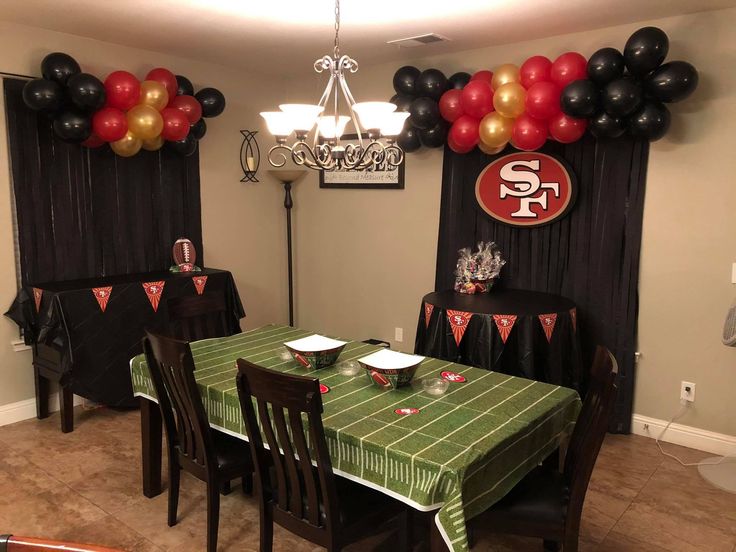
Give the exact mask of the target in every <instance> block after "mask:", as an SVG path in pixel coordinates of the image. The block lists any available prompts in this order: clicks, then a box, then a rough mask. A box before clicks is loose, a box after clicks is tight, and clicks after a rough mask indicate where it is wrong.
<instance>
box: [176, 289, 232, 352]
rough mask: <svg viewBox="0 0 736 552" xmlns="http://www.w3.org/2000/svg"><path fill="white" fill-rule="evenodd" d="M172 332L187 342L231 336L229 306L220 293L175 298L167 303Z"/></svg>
mask: <svg viewBox="0 0 736 552" xmlns="http://www.w3.org/2000/svg"><path fill="white" fill-rule="evenodd" d="M167 307H168V311H169V322H170V325H171V331H172V333H173V334H174V335H176V336H177V337H179V338H181V339H184V340H186V341H197V340H200V339H207V338H210V337H224V336H226V335H229V334H230V332H229V328H228V324H227V305H226V304H225V298H224V297H223V296H222V295H221V294H219V293H204V294H202V295H195V296H187V297H174V298H172V299H169V301H168V303H167Z"/></svg>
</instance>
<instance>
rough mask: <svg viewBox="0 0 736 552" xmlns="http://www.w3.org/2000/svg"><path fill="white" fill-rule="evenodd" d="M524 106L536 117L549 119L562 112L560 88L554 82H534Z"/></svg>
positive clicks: (527, 92)
mask: <svg viewBox="0 0 736 552" xmlns="http://www.w3.org/2000/svg"><path fill="white" fill-rule="evenodd" d="M524 106H525V107H526V112H527V113H528V114H529V115H531V116H532V117H534V118H535V119H545V120H546V119H549V118H550V117H552V116H553V115H556V114H557V113H559V112H560V88H559V87H558V86H557V85H556V84H555V83H553V82H544V81H542V82H538V83H536V84H532V85H531V86H530V87H529V90H527V91H526V102H525V104H524Z"/></svg>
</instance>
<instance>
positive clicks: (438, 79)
mask: <svg viewBox="0 0 736 552" xmlns="http://www.w3.org/2000/svg"><path fill="white" fill-rule="evenodd" d="M414 87H415V88H416V95H417V96H426V97H427V98H432V99H433V100H434V101H436V102H438V101H440V98H441V97H442V94H444V93H445V92H446V91H447V87H448V83H447V77H445V74H444V73H443V72H442V71H440V70H439V69H427V70H426V71H422V73H421V74H420V75H419V77H417V80H416V81H415V83H414Z"/></svg>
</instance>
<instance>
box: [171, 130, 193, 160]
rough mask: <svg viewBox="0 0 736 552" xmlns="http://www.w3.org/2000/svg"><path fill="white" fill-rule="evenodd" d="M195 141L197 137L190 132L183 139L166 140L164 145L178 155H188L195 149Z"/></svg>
mask: <svg viewBox="0 0 736 552" xmlns="http://www.w3.org/2000/svg"><path fill="white" fill-rule="evenodd" d="M197 143H198V142H197V139H196V138H195V137H194V136H192V133H191V132H190V133H189V134H187V137H186V138H184V139H183V140H179V141H178V142H166V145H167V147H168V148H169V149H171V150H172V151H174V152H176V153H178V154H179V155H183V156H184V157H189V156H190V155H192V154H193V153H194V152H195V151H197Z"/></svg>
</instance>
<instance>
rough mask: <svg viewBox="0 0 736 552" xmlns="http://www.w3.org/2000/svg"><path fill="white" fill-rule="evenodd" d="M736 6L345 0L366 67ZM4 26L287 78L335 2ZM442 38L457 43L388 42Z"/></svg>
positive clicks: (86, 14)
mask: <svg viewBox="0 0 736 552" xmlns="http://www.w3.org/2000/svg"><path fill="white" fill-rule="evenodd" d="M734 5H736V0H565V1H564V2H563V1H560V0H343V1H342V6H341V18H342V27H341V31H340V37H341V46H342V50H343V52H345V53H349V54H350V55H351V56H352V57H354V58H356V59H357V60H358V61H359V62H360V63H361V64H374V63H380V62H385V61H391V60H401V59H410V58H412V57H422V56H425V55H432V54H437V53H445V52H452V51H459V50H467V49H471V48H478V47H482V46H491V45H495V44H504V43H513V42H519V41H523V40H525V39H533V38H541V37H545V36H553V35H558V34H564V33H570V32H576V31H582V30H587V29H594V28H600V27H606V26H611V25H616V24H622V23H629V22H634V21H641V20H646V19H655V18H659V17H666V16H670V15H678V14H686V13H693V12H697V11H705V10H711V9H718V8H723V7H729V6H734ZM0 19H3V20H6V21H11V22H15V23H21V24H25V25H32V26H36V27H42V28H47V29H52V30H56V31H61V32H65V33H71V34H75V35H80V36H86V37H90V38H95V39H99V40H104V41H108V42H114V43H118V44H123V45H129V46H136V47H139V48H144V49H148V50H155V51H160V52H165V53H169V54H173V55H179V56H182V57H186V58H190V59H198V60H202V61H206V62H211V63H217V64H221V65H227V66H234V67H242V68H243V69H249V70H254V71H259V72H262V73H267V74H274V75H279V74H280V75H284V74H285V73H287V72H288V73H295V72H296V73H302V72H308V71H311V67H312V63H313V61H314V60H315V59H316V58H317V57H321V56H322V55H324V54H327V53H330V52H331V51H332V43H333V38H334V2H333V0H155V1H153V2H152V1H151V0H123V1H111V0H103V1H100V0H64V1H59V0H2V12H1V13H0ZM430 32H431V33H437V34H440V35H443V36H445V37H447V38H449V39H450V41H449V42H444V43H438V44H432V45H427V46H423V47H421V48H418V49H417V48H411V49H410V48H401V49H399V48H398V47H397V46H394V45H389V44H386V42H387V41H388V40H394V39H397V38H404V37H409V36H414V35H419V34H425V33H430Z"/></svg>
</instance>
